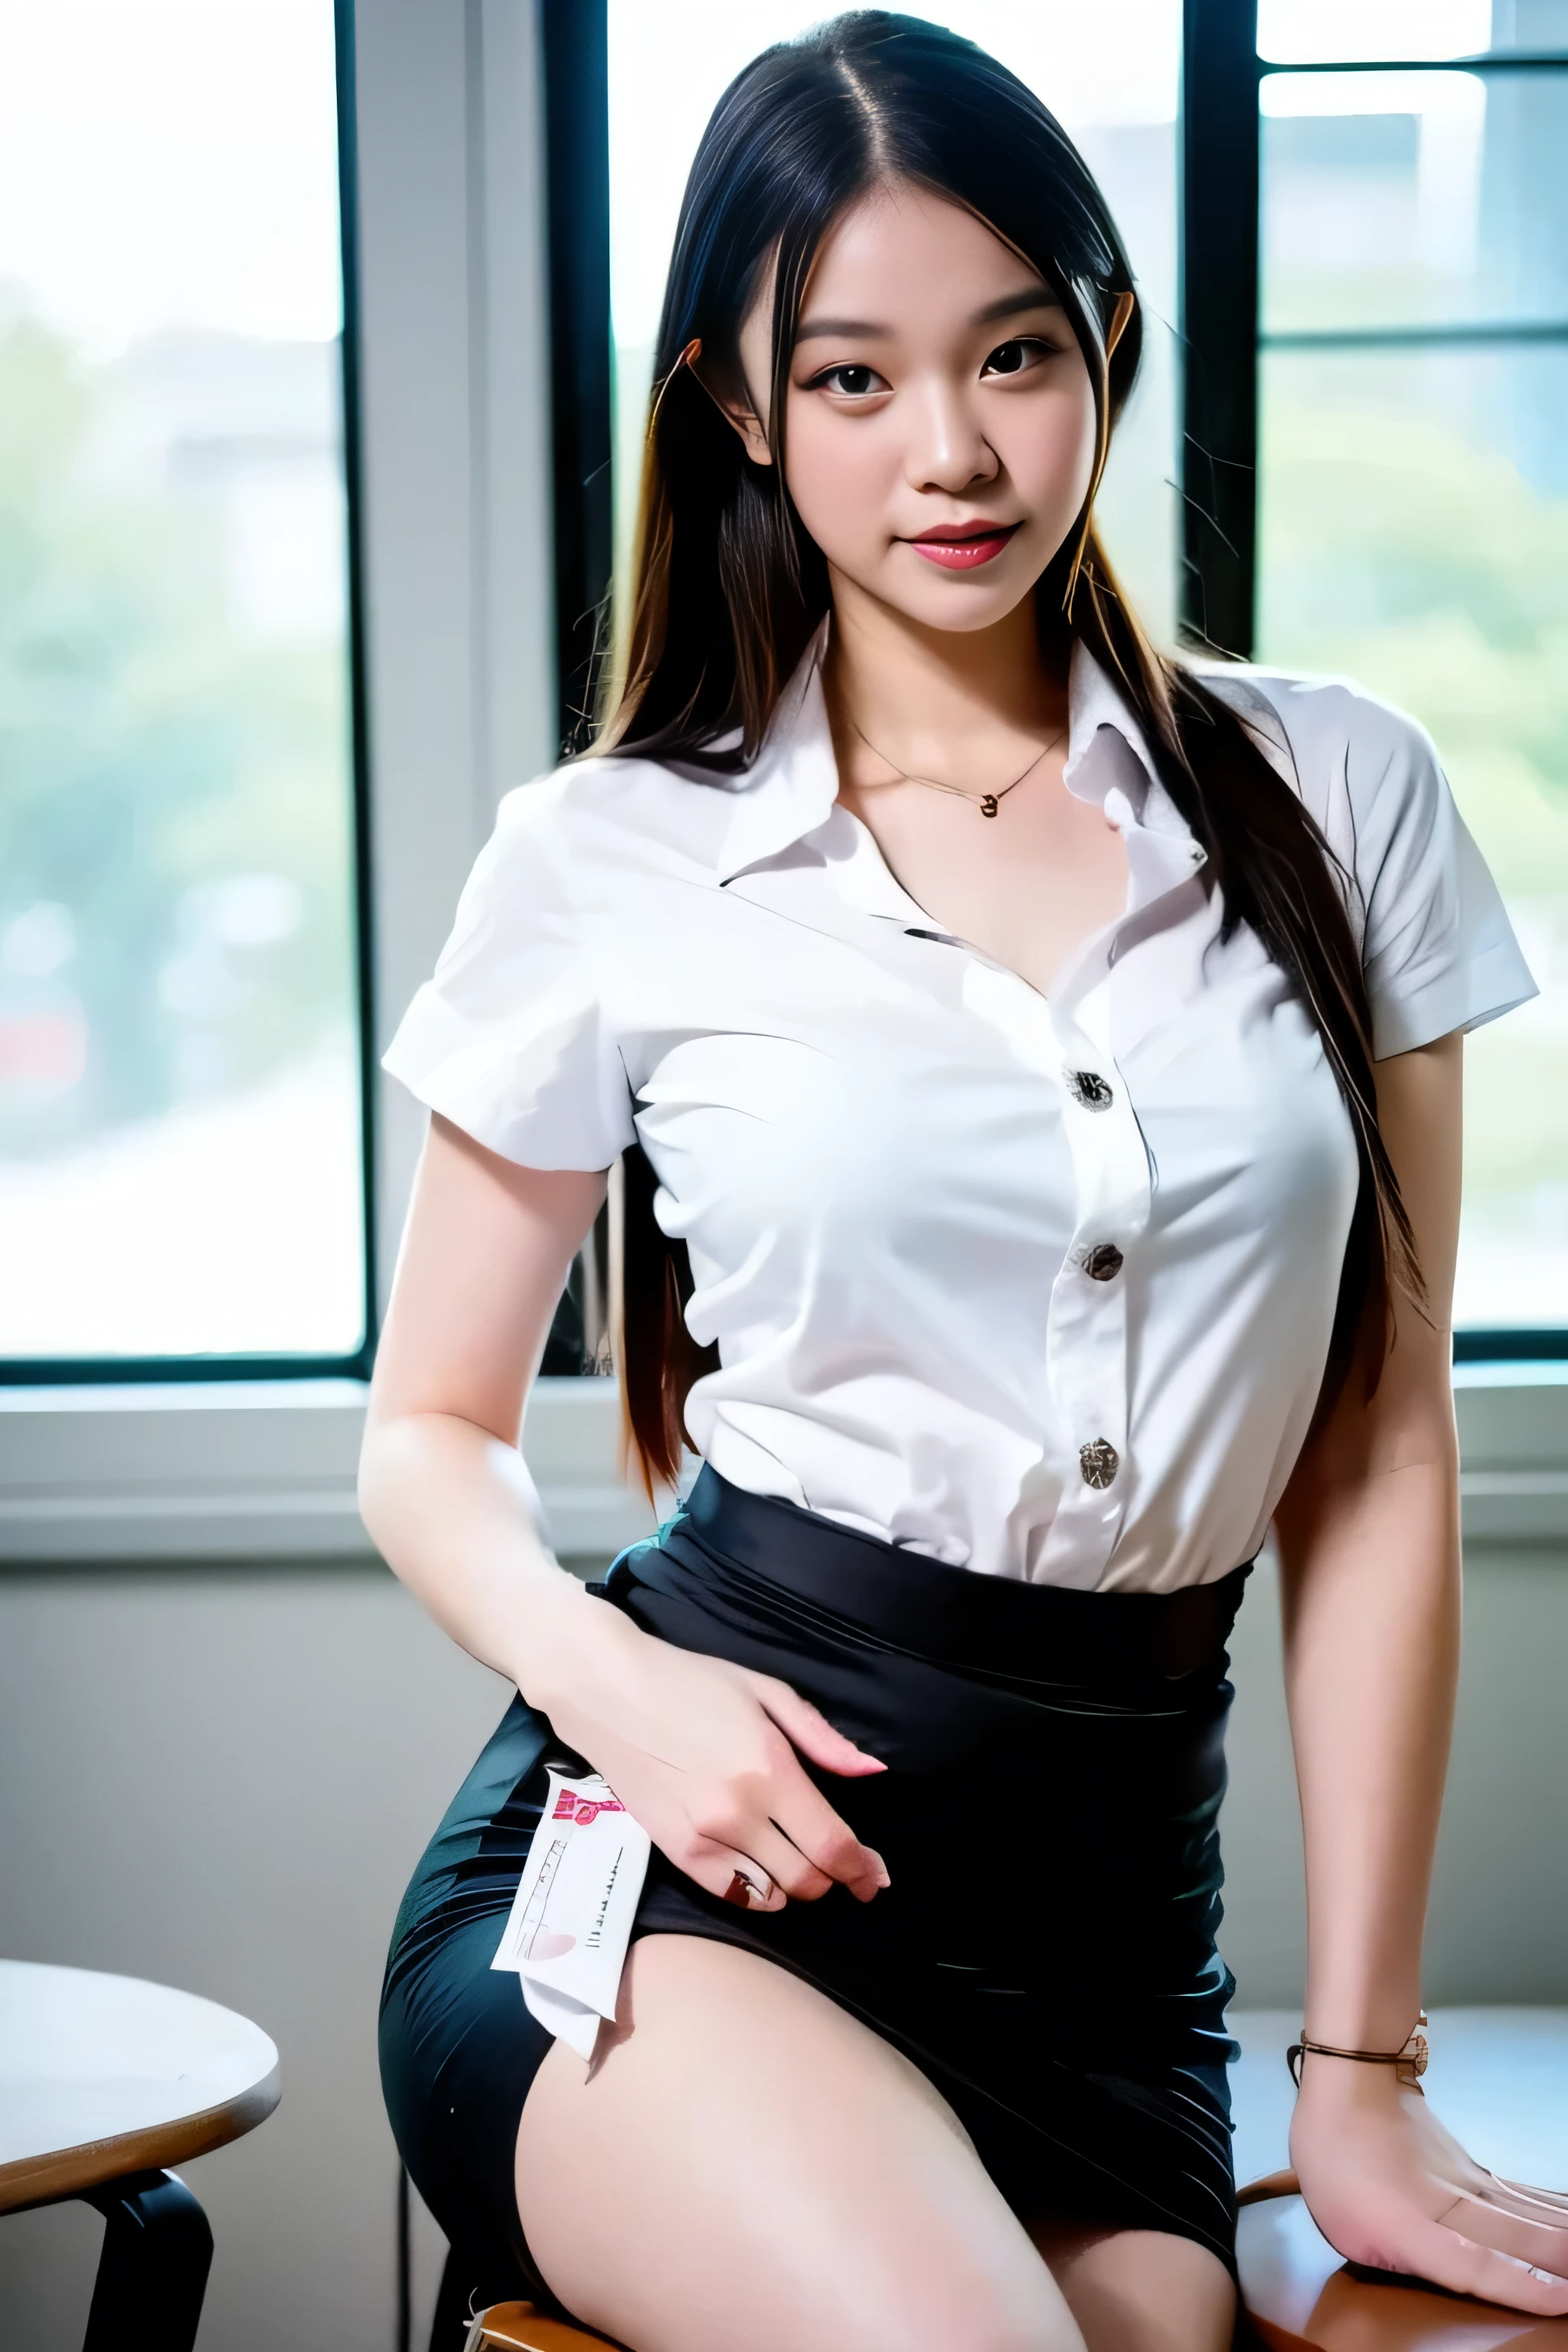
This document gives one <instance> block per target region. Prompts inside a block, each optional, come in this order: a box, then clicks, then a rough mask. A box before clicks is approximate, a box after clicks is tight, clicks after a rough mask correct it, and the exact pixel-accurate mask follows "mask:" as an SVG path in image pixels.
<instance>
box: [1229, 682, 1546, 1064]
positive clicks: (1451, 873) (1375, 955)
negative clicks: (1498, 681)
mask: <svg viewBox="0 0 1568 2352" xmlns="http://www.w3.org/2000/svg"><path fill="white" fill-rule="evenodd" d="M1218 682H1219V681H1218V680H1215V683H1216V684H1217V683H1218ZM1248 683H1249V684H1250V685H1251V686H1252V687H1253V688H1255V689H1259V688H1260V689H1261V690H1262V694H1263V697H1264V699H1265V700H1266V701H1267V703H1268V705H1269V706H1270V708H1271V713H1272V716H1273V718H1274V719H1275V720H1276V722H1277V724H1278V725H1279V727H1281V728H1282V730H1283V736H1284V739H1285V743H1286V744H1288V749H1289V760H1290V761H1291V763H1292V765H1293V768H1294V775H1293V778H1292V781H1293V782H1295V784H1296V787H1297V789H1298V791H1299V792H1300V794H1301V797H1302V800H1303V801H1304V802H1305V803H1306V805H1307V807H1308V808H1309V809H1310V811H1311V814H1312V815H1313V816H1314V817H1315V818H1316V819H1317V821H1318V824H1320V825H1321V828H1322V830H1323V832H1324V834H1325V835H1327V837H1328V841H1329V845H1330V846H1331V849H1332V850H1333V852H1334V854H1335V856H1337V857H1338V858H1339V859H1340V861H1341V863H1342V866H1344V868H1345V869H1346V871H1347V872H1348V873H1349V874H1350V875H1351V876H1352V877H1353V880H1354V884H1355V888H1354V891H1353V893H1352V919H1353V920H1354V921H1355V922H1356V925H1357V928H1358V929H1360V931H1361V934H1362V965H1363V971H1364V972H1365V974H1366V988H1367V996H1368V1000H1369V1002H1370V1003H1371V1007H1372V1024H1373V1055H1375V1057H1376V1058H1377V1060H1379V1061H1384V1060H1386V1059H1387V1057H1388V1056H1389V1055H1391V1054H1405V1053H1408V1052H1410V1051H1411V1050H1412V1048H1413V1047H1415V1046H1417V1045H1431V1044H1432V1043H1433V1041H1434V1040H1435V1039H1436V1038H1438V1037H1447V1036H1448V1035H1449V1034H1451V1033H1452V1032H1453V1031H1455V1030H1457V1029H1478V1028H1479V1027H1480V1026H1481V1024H1482V1023H1483V1022H1487V1021H1495V1020H1496V1019H1497V1018H1498V1017H1499V1015H1500V1014H1501V1013H1508V1012H1511V1011H1512V1009H1513V1007H1514V1006H1515V1005H1517V1004H1522V1003H1525V1002H1526V1001H1527V1000H1528V999H1529V998H1530V997H1532V996H1534V995H1536V994H1538V990H1537V988H1536V985H1535V982H1534V981H1533V979H1532V978H1531V972H1530V967H1529V965H1528V964H1527V963H1526V962H1525V961H1524V958H1523V956H1522V955H1521V952H1520V947H1519V942H1518V940H1516V939H1515V937H1514V935H1513V929H1512V926H1511V925H1510V922H1509V919H1508V916H1507V913H1506V912H1505V910H1504V908H1503V903H1502V898H1501V896H1500V892H1499V890H1498V887H1497V884H1496V883H1495V882H1494V881H1493V879H1492V877H1491V873H1490V871H1489V867H1488V866H1487V863H1486V860H1485V858H1484V857H1483V856H1481V853H1480V851H1479V849H1478V848H1477V846H1476V844H1475V841H1474V839H1473V838H1472V836H1471V835H1470V833H1469V830H1468V827H1467V825H1466V824H1465V821H1464V819H1463V817H1462V816H1461V815H1460V814H1459V812H1458V807H1457V806H1456V804H1455V801H1454V795H1453V793H1452V792H1451V790H1450V789H1449V785H1448V780H1447V777H1446V776H1445V775H1444V773H1443V770H1442V767H1441V764H1440V763H1439V761H1438V758H1437V754H1436V749H1435V747H1434V745H1433V742H1432V740H1431V738H1430V736H1429V735H1428V734H1427V733H1426V730H1425V729H1424V728H1422V727H1421V726H1419V725H1418V724H1417V723H1416V721H1415V719H1410V718H1407V717H1406V716H1405V713H1404V712H1402V711H1399V710H1395V709H1392V708H1391V707H1390V706H1389V705H1388V704H1387V703H1384V702H1382V701H1380V700H1378V698H1376V697H1375V696H1373V695H1370V694H1363V693H1362V692H1360V691H1358V690H1357V689H1356V688H1353V687H1351V686H1349V685H1347V684H1345V683H1343V682H1342V681H1340V680H1331V679H1314V678H1284V677H1265V676H1262V675H1260V674H1259V673H1258V672H1256V671H1255V672H1252V673H1251V674H1250V677H1249V679H1248ZM1247 699H1248V700H1250V699H1251V698H1250V697H1247ZM1279 748H1281V749H1284V748H1285V745H1284V744H1282V745H1281V746H1280V747H1279Z"/></svg>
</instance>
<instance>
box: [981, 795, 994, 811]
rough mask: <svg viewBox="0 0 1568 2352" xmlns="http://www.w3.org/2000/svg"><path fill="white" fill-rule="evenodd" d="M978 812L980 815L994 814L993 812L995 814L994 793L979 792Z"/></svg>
mask: <svg viewBox="0 0 1568 2352" xmlns="http://www.w3.org/2000/svg"><path fill="white" fill-rule="evenodd" d="M980 814H981V815H982V816H994V815H995V814H996V795H995V793H982V794H981V799H980Z"/></svg>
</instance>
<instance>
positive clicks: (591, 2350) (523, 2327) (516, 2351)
mask: <svg viewBox="0 0 1568 2352" xmlns="http://www.w3.org/2000/svg"><path fill="white" fill-rule="evenodd" d="M595 2347H596V2352H616V2347H614V2346H613V2345H612V2344H611V2343H610V2340H609V2338H608V2336H592V2335H590V2334H589V2332H588V2330H587V2329H586V2328H585V2327H574V2326H569V2325H568V2324H567V2322H566V2321H565V2320H563V2319H546V2318H544V2317H543V2316H542V2314H540V2313H539V2312H537V2311H535V2309H534V2307H533V2305H532V2304H531V2303H496V2304H492V2305H490V2308H489V2311H482V2312H481V2313H480V2314H479V2317H478V2319H476V2320H475V2322H474V2324H473V2326H472V2327H471V2328H470V2329H469V2331H468V2344H467V2346H466V2347H465V2352H595Z"/></svg>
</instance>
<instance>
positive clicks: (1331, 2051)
mask: <svg viewBox="0 0 1568 2352" xmlns="http://www.w3.org/2000/svg"><path fill="white" fill-rule="evenodd" d="M1425 2024H1426V2011H1425V2010H1424V2009H1423V2010H1421V2011H1418V2012H1417V2015H1416V2020H1415V2024H1414V2025H1413V2026H1412V2028H1411V2030H1410V2032H1409V2033H1408V2034H1407V2035H1406V2036H1405V2044H1404V2047H1403V2048H1402V2049H1399V2050H1336V2049H1335V2048H1334V2046H1333V2044H1332V2042H1309V2041H1308V2039H1307V2037H1306V2035H1305V2034H1304V2033H1303V2034H1302V2036H1301V2039H1300V2042H1292V2043H1291V2044H1290V2047H1289V2050H1287V2052H1286V2053H1285V2063H1286V2064H1287V2066H1289V2069H1290V2080H1291V2081H1292V2082H1293V2083H1294V2084H1295V2085H1296V2088H1297V2089H1298V2090H1300V2087H1301V2061H1302V2059H1303V2058H1304V2057H1305V2055H1306V2053H1307V2052H1308V2051H1309V2050H1315V2051H1316V2052H1317V2053H1318V2055H1319V2057H1320V2058H1353V2059H1354V2060H1355V2061H1356V2063H1357V2064H1358V2065H1362V2066H1393V2067H1394V2068H1396V2069H1397V2071H1398V2074H1399V2079H1400V2081H1401V2082H1402V2083H1409V2084H1415V2083H1418V2082H1419V2081H1420V2080H1421V2077H1422V2075H1423V2074H1425V2073H1426V2035H1425V2033H1423V2032H1422V2031H1421V2029H1422V2027H1423V2026H1424V2025H1425Z"/></svg>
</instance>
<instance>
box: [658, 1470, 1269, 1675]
mask: <svg viewBox="0 0 1568 2352" xmlns="http://www.w3.org/2000/svg"><path fill="white" fill-rule="evenodd" d="M682 1536H689V1537H691V1538H695V1539H696V1540H697V1542H698V1543H700V1545H701V1546H702V1547H703V1549H705V1550H707V1551H708V1552H710V1554H712V1555H713V1556H714V1557H715V1558H716V1559H721V1560H723V1561H724V1562H725V1563H726V1565H727V1566H728V1567H730V1568H731V1570H734V1569H740V1570H745V1571H748V1572H749V1573H751V1574H752V1575H754V1576H760V1577H762V1578H763V1579H765V1580H767V1581H768V1582H769V1583H770V1584H773V1585H775V1586H777V1587H778V1588H780V1590H781V1591H784V1592H787V1593H789V1594H791V1595H793V1596H794V1597H795V1599H797V1600H800V1601H806V1602H808V1603H810V1604H811V1605H812V1606H814V1607H816V1608H820V1609H826V1610H830V1611H832V1612H834V1613H835V1614H836V1615H837V1616H839V1617H843V1618H847V1619H849V1620H850V1621H851V1622H853V1623H854V1624H856V1625H858V1626H859V1627H860V1628H862V1629H863V1630H864V1631H865V1632H867V1633H869V1634H871V1635H873V1636H877V1637H879V1638H880V1639H882V1640H883V1641H886V1642H889V1643H894V1644H896V1645H897V1646H898V1647H899V1648H900V1649H908V1650H910V1651H913V1652H916V1653H918V1654H921V1655H923V1656H926V1657H930V1658H935V1659H941V1660H942V1662H943V1663H944V1664H948V1665H951V1666H954V1667H957V1668H960V1669H963V1668H965V1667H967V1668H969V1669H971V1670H972V1671H974V1672H977V1673H980V1674H986V1675H1003V1676H1005V1677H1009V1678H1012V1677H1016V1678H1021V1679H1023V1680H1026V1681H1031V1682H1041V1683H1053V1684H1062V1685H1078V1686H1085V1687H1090V1688H1092V1687H1096V1686H1100V1687H1103V1688H1104V1689H1105V1690H1106V1691H1107V1693H1108V1695H1109V1693H1110V1692H1111V1691H1114V1690H1116V1689H1137V1688H1140V1687H1142V1686H1143V1685H1147V1684H1148V1683H1150V1682H1161V1681H1167V1682H1169V1681H1176V1680H1179V1679H1180V1678H1181V1677H1182V1676H1184V1675H1189V1674H1192V1673H1194V1671H1201V1670H1202V1669H1203V1668H1204V1667H1205V1666H1208V1665H1212V1664H1213V1663H1214V1661H1215V1658H1216V1657H1219V1656H1221V1655H1222V1654H1223V1653H1224V1650H1225V1645H1226V1641H1227V1640H1228V1638H1229V1635H1230V1630H1231V1627H1232V1625H1233V1624H1234V1623H1235V1622H1236V1612H1237V1610H1238V1609H1239V1607H1240V1606H1241V1596H1242V1589H1243V1586H1244V1585H1245V1583H1246V1580H1247V1572H1248V1570H1249V1569H1250V1567H1251V1562H1250V1561H1247V1562H1246V1563H1244V1564H1243V1565H1242V1566H1241V1567H1239V1568H1236V1569H1233V1570H1231V1571H1230V1573H1229V1574H1228V1575H1227V1576H1224V1577H1221V1578H1220V1579H1218V1580H1217V1581H1215V1582H1214V1583H1212V1584H1194V1585H1188V1586H1185V1587H1184V1588H1183V1589H1182V1590H1180V1591H1175V1592H1082V1591H1073V1590H1070V1589H1069V1588H1068V1587H1066V1586H1063V1585H1052V1584H1020V1583H1016V1582H1015V1581H1014V1580H1011V1579H1010V1578H1005V1577H994V1576H977V1575H975V1574H974V1573H973V1570H969V1569H963V1568H952V1567H949V1566H948V1564H947V1563H946V1562H945V1561H944V1560H939V1559H931V1558H930V1557H929V1556H928V1555H927V1554H926V1553H924V1552H918V1551H910V1549H908V1548H907V1546H904V1545H901V1544H900V1545H894V1544H889V1543H885V1542H882V1541H881V1540H880V1539H879V1538H877V1537H875V1536H866V1535H861V1534H859V1533H858V1532H857V1531H856V1529H854V1528H845V1527H840V1526H839V1525H837V1522H836V1521H834V1520H832V1519H825V1518H821V1517H818V1516H817V1515H816V1513H815V1512H812V1511H803V1510H801V1509H800V1508H798V1507H797V1506H796V1505H795V1504H794V1503H789V1502H785V1501H783V1500H782V1499H780V1498H779V1497H778V1496H773V1495H752V1494H748V1493H747V1492H746V1490H745V1489H744V1488H743V1487H741V1486H732V1485H731V1482H730V1480H729V1479H727V1478H724V1477H722V1476H721V1475H720V1474H719V1472H718V1471H717V1470H715V1469H713V1468H712V1467H711V1466H710V1465H707V1464H704V1465H703V1467H702V1469H701V1470H700V1472H699V1474H698V1476H697V1480H696V1483H695V1485H694V1486H693V1487H692V1489H691V1492H690V1494H689V1496H688V1498H687V1501H686V1504H685V1506H684V1507H683V1509H682V1510H681V1511H680V1512H679V1514H678V1515H677V1517H675V1518H674V1519H673V1520H672V1521H671V1522H670V1523H669V1526H668V1528H666V1529H665V1530H663V1532H662V1533H661V1535H660V1536H659V1537H658V1538H656V1539H655V1543H656V1546H657V1547H658V1548H659V1549H663V1548H665V1547H669V1546H671V1545H672V1542H673V1545H674V1548H675V1549H676V1550H677V1551H679V1545H680V1538H682ZM629 1557H632V1558H635V1559H636V1562H637V1568H636V1574H637V1578H638V1580H639V1581H642V1582H645V1583H646V1582H649V1581H657V1580H658V1560H657V1559H655V1558H654V1557H653V1556H652V1555H651V1554H650V1552H649V1550H648V1548H647V1547H646V1546H637V1547H635V1548H634V1552H633V1554H632V1555H629Z"/></svg>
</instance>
